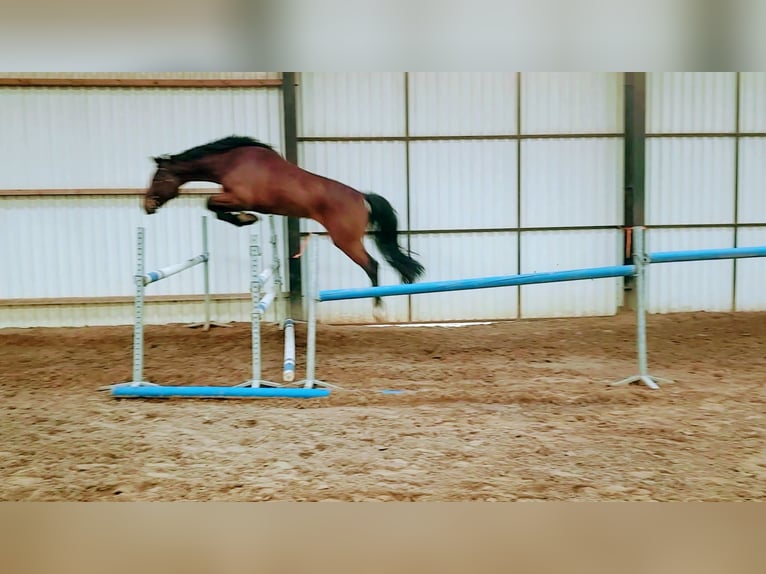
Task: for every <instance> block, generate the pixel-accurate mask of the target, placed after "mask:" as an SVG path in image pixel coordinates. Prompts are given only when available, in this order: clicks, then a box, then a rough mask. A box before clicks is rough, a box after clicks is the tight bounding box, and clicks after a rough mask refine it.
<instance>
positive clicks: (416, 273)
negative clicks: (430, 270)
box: [364, 193, 425, 283]
mask: <svg viewBox="0 0 766 574" xmlns="http://www.w3.org/2000/svg"><path fill="white" fill-rule="evenodd" d="M364 198H365V200H366V201H367V204H368V205H369V206H370V227H372V229H373V231H374V232H375V234H374V237H375V244H376V245H377V246H378V249H380V252H381V253H382V254H383V257H385V258H386V261H388V264H389V265H391V267H393V268H394V269H396V270H397V271H398V272H399V275H401V276H402V281H403V282H404V283H414V282H415V280H416V279H417V278H418V277H420V276H421V275H422V274H423V272H424V271H425V268H424V267H423V266H422V265H421V264H420V263H418V262H417V261H415V260H414V259H413V258H412V257H410V256H409V255H407V254H406V253H405V252H404V251H402V249H401V247H399V239H398V237H397V230H398V221H397V219H396V211H394V208H393V207H391V204H390V203H389V202H388V200H387V199H386V198H385V197H383V196H380V195H377V194H375V193H365V194H364Z"/></svg>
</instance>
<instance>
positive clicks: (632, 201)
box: [623, 72, 646, 306]
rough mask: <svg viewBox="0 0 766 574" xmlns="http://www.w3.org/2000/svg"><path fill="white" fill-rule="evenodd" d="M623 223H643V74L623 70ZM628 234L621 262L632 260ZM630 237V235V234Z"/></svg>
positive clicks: (629, 291)
mask: <svg viewBox="0 0 766 574" xmlns="http://www.w3.org/2000/svg"><path fill="white" fill-rule="evenodd" d="M623 97H624V101H623V103H624V113H625V145H624V154H625V155H624V163H623V165H624V172H625V173H624V178H625V180H624V181H625V183H624V190H623V193H624V205H625V207H624V210H625V211H624V222H625V224H624V225H625V227H626V228H630V227H639V226H644V225H645V224H646V211H645V205H646V192H645V186H644V183H645V174H646V73H645V72H625V80H624V93H623ZM628 237H629V236H628V234H627V233H626V234H625V235H623V241H624V242H625V243H624V245H623V263H630V261H631V260H632V259H633V255H632V251H633V250H632V249H631V246H630V245H629V244H628V241H627V239H628ZM631 238H632V236H631ZM624 286H625V291H626V300H625V302H626V304H628V305H630V306H635V304H636V297H635V295H636V294H635V293H634V292H633V289H634V287H635V278H634V277H625V281H624Z"/></svg>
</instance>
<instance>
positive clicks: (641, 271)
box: [612, 227, 673, 389]
mask: <svg viewBox="0 0 766 574" xmlns="http://www.w3.org/2000/svg"><path fill="white" fill-rule="evenodd" d="M644 231H645V230H644V228H643V227H636V228H634V229H633V262H634V265H635V266H636V298H637V302H636V347H637V349H638V375H634V376H632V377H628V378H627V379H623V380H621V381H617V382H616V383H612V386H615V387H616V386H620V385H628V384H631V383H643V384H645V385H646V386H647V387H649V388H650V389H659V388H660V387H659V384H658V383H659V382H664V383H672V382H673V381H671V380H669V379H661V378H659V377H654V376H652V375H650V374H649V366H648V359H647V348H646V270H647V268H648V267H649V256H648V255H647V253H646V248H645V237H644Z"/></svg>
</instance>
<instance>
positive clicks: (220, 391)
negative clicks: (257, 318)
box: [112, 385, 330, 399]
mask: <svg viewBox="0 0 766 574" xmlns="http://www.w3.org/2000/svg"><path fill="white" fill-rule="evenodd" d="M329 394H330V390H329V389H303V388H300V389H295V388H279V387H277V388H270V387H255V388H254V387H162V386H158V387H131V386H130V385H123V386H119V387H113V388H112V396H114V397H145V398H150V397H193V398H211V399H215V398H227V397H232V398H234V397H239V398H299V399H310V398H315V397H326V396H328V395H329Z"/></svg>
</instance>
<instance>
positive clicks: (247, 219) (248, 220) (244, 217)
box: [237, 213, 258, 225]
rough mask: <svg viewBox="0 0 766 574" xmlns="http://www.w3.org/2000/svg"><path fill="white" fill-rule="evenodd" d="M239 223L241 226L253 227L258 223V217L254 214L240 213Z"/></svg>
mask: <svg viewBox="0 0 766 574" xmlns="http://www.w3.org/2000/svg"><path fill="white" fill-rule="evenodd" d="M237 221H239V223H240V224H241V225H252V224H253V223H255V222H256V221H258V216H257V215H253V214H252V213H238V214H237Z"/></svg>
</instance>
